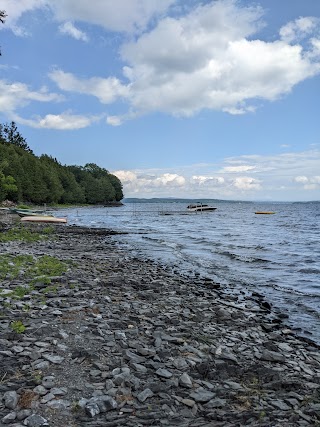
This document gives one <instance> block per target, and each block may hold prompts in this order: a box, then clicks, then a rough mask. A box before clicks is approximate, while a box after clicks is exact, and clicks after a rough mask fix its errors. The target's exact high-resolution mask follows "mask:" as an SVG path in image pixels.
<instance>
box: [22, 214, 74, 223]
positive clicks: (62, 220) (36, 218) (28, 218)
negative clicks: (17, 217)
mask: <svg viewBox="0 0 320 427" xmlns="http://www.w3.org/2000/svg"><path fill="white" fill-rule="evenodd" d="M21 221H22V222H48V223H55V224H59V223H60V224H65V223H66V222H67V219H66V218H56V217H54V216H24V217H22V218H21Z"/></svg>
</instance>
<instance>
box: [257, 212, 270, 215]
mask: <svg viewBox="0 0 320 427" xmlns="http://www.w3.org/2000/svg"><path fill="white" fill-rule="evenodd" d="M255 214H256V215H273V214H275V212H255Z"/></svg>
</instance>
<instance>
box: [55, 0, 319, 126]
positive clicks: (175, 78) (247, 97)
mask: <svg viewBox="0 0 320 427" xmlns="http://www.w3.org/2000/svg"><path fill="white" fill-rule="evenodd" d="M62 3H63V4H65V3H66V2H62ZM80 3H81V2H80ZM68 4H71V3H69V2H68ZM70 13H71V12H70ZM261 15H262V11H261V9H260V8H254V7H243V6H240V3H238V2H237V1H236V0H217V1H215V2H210V3H208V4H205V5H199V6H198V7H196V8H194V9H193V10H191V11H189V13H188V14H186V15H184V16H180V17H176V18H173V17H166V18H163V19H162V20H160V21H159V22H158V24H157V25H156V26H155V27H154V28H153V29H152V30H150V31H148V32H145V33H144V34H142V35H141V36H140V37H138V38H137V39H136V40H134V41H131V42H130V43H126V44H124V45H123V46H122V48H121V56H122V59H123V61H124V62H125V63H126V65H125V66H124V67H123V79H122V80H121V79H120V77H106V78H101V77H91V78H89V79H87V80H85V79H79V78H77V77H76V76H74V75H72V74H70V73H66V72H64V71H62V70H57V71H55V72H53V73H51V78H52V79H53V80H54V81H55V82H56V83H57V84H58V85H59V87H60V88H61V89H63V90H68V91H74V92H77V93H82V94H88V95H93V96H95V97H97V98H98V99H99V100H100V102H102V103H113V102H115V101H116V100H118V99H120V98H122V99H123V100H124V101H125V102H127V103H128V111H130V114H127V115H124V116H122V117H121V118H118V121H117V124H119V123H120V122H123V121H124V120H127V119H130V118H133V117H135V116H137V115H141V114H145V113H150V112H163V113H167V114H171V115H174V116H186V117H190V116H193V115H195V114H196V113H198V112H200V111H202V110H205V109H209V110H216V111H224V112H228V113H230V114H245V113H248V112H253V111H255V109H256V106H255V105H253V103H254V101H255V100H256V99H264V100H268V101H274V100H276V99H278V98H280V97H282V96H283V95H285V94H288V93H289V92H290V91H291V90H292V88H293V87H294V86H295V85H296V84H298V83H300V82H302V81H303V80H305V79H307V78H309V77H312V76H315V75H316V74H319V73H320V61H318V62H317V60H316V57H315V50H316V47H317V46H318V45H317V42H316V39H315V38H314V37H313V38H312V40H314V41H313V45H312V46H311V50H309V51H308V50H305V49H304V48H303V47H302V46H301V45H299V44H296V45H291V44H290V43H288V42H285V41H284V40H283V39H281V40H276V41H274V42H265V41H262V40H259V39H257V38H256V39H255V38H254V34H255V33H256V31H257V30H258V29H259V28H260V27H261V25H262V24H261ZM88 20H89V18H88ZM235 23H236V25H235ZM317 25H318V20H316V19H313V18H306V19H303V18H299V20H297V21H296V23H295V27H294V28H298V29H299V30H300V32H304V34H307V35H309V36H310V38H311V35H312V34H313V32H314V31H315V30H316V28H317ZM282 33H285V30H284V29H282ZM283 37H284V36H283ZM112 117H113V118H112V119H111V121H110V124H113V123H114V120H115V119H114V117H115V116H112Z"/></svg>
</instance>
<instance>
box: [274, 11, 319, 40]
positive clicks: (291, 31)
mask: <svg viewBox="0 0 320 427" xmlns="http://www.w3.org/2000/svg"><path fill="white" fill-rule="evenodd" d="M318 26H319V19H318V18H315V17H313V16H306V17H300V18H298V19H296V20H295V21H291V22H288V23H287V24H286V25H284V26H283V27H281V29H280V32H279V33H280V37H281V39H282V40H284V41H285V42H286V43H291V42H295V41H300V40H301V39H303V38H305V37H307V36H308V35H310V34H312V33H313V31H314V30H315V29H316V28H317V27H318Z"/></svg>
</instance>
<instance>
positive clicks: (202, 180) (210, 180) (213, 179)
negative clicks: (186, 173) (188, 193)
mask: <svg viewBox="0 0 320 427" xmlns="http://www.w3.org/2000/svg"><path fill="white" fill-rule="evenodd" d="M190 182H191V183H197V184H199V185H204V184H209V185H215V184H217V185H219V184H223V183H224V182H225V179H224V178H223V177H222V176H203V175H193V176H192V178H191V180H190Z"/></svg>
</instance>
